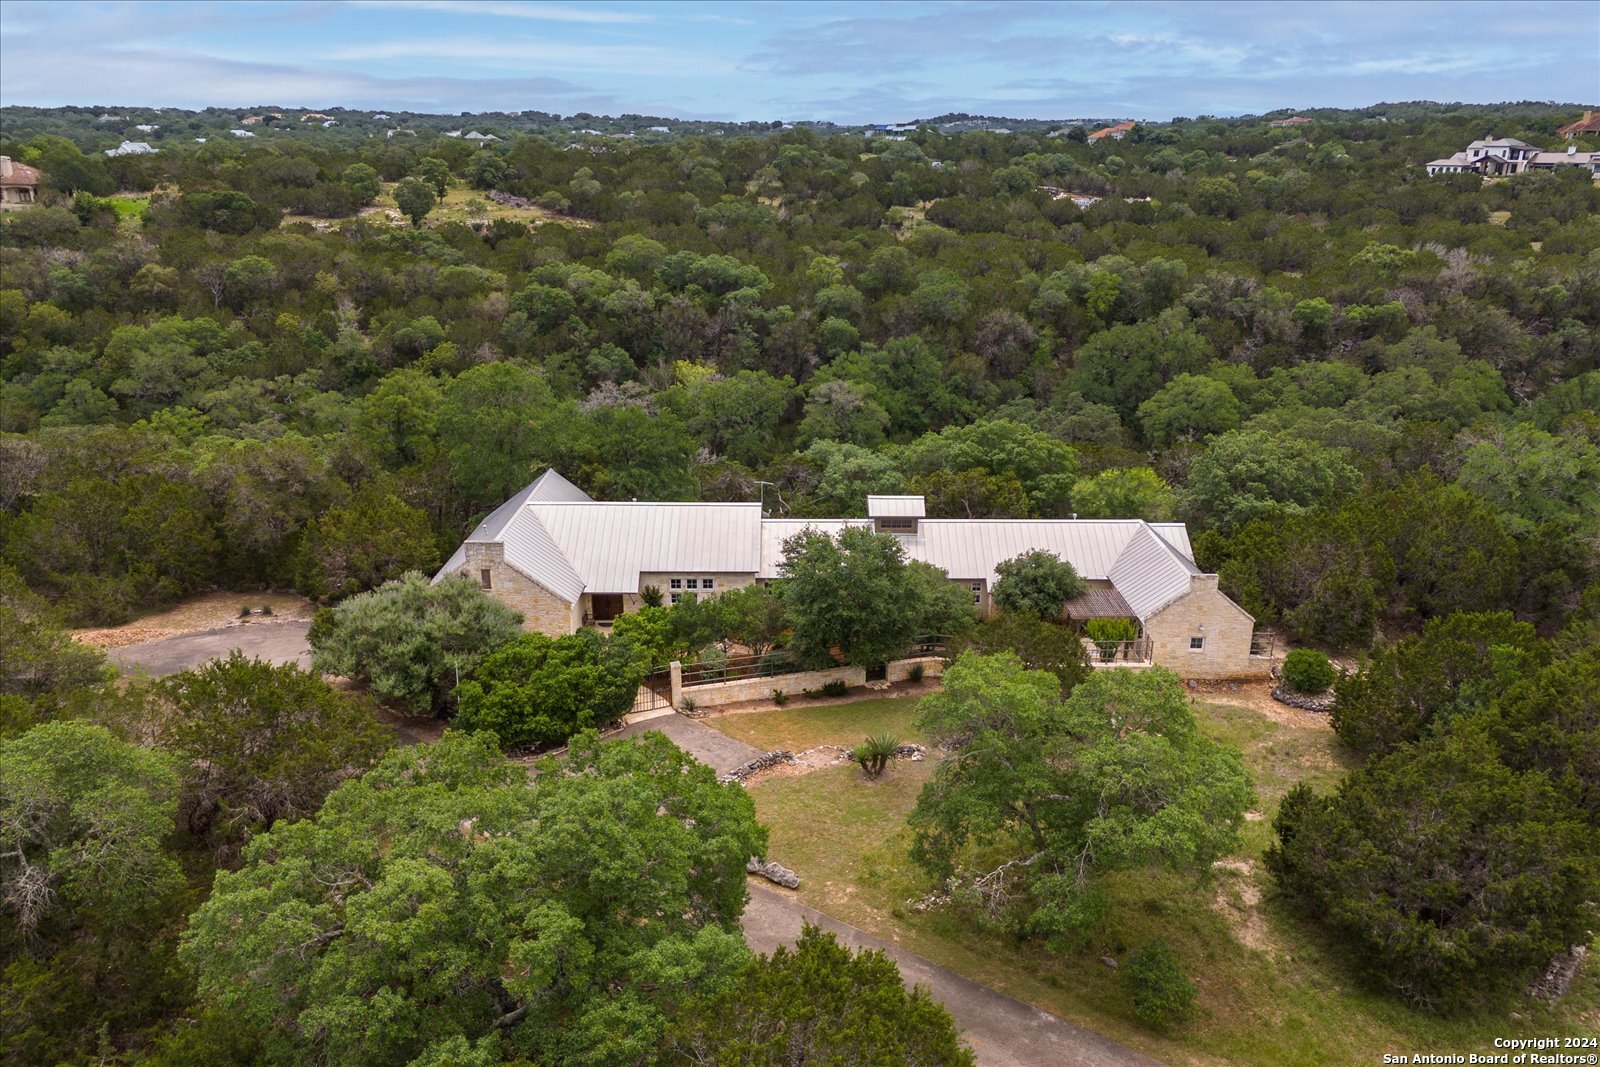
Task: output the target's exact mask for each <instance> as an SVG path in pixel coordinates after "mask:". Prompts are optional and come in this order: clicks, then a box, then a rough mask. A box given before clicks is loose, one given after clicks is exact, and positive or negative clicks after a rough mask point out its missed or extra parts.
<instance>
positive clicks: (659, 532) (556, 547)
mask: <svg viewBox="0 0 1600 1067" xmlns="http://www.w3.org/2000/svg"><path fill="white" fill-rule="evenodd" d="M875 499H878V500H884V499H888V500H892V501H906V500H919V502H920V499H919V498H907V497H889V498H883V497H878V498H875ZM867 525H870V520H863V519H763V518H762V516H761V505H760V504H758V503H754V502H751V503H732V504H691V503H666V502H661V503H657V502H648V503H645V502H627V503H623V502H597V501H592V500H590V499H589V498H588V497H587V496H586V495H584V493H583V491H582V490H580V489H578V488H577V487H576V486H574V485H573V484H572V483H571V482H568V481H567V480H566V479H564V478H562V477H561V476H560V475H558V474H556V473H555V472H554V471H548V472H546V473H545V474H544V475H543V476H541V477H540V478H539V479H538V480H537V481H535V482H534V483H532V484H531V485H529V486H528V487H527V488H526V489H524V490H523V491H522V492H520V493H518V494H517V495H516V496H514V497H512V498H511V499H510V500H508V501H506V503H505V504H502V505H501V506H500V507H499V508H496V509H495V510H494V511H493V512H492V513H491V514H490V515H489V516H488V517H487V518H486V519H484V520H483V522H481V523H479V525H478V528H477V529H476V530H474V531H473V533H472V536H471V537H470V538H468V540H469V541H478V542H484V541H489V542H496V541H497V542H500V543H502V544H503V545H504V546H505V549H504V551H505V559H506V562H507V563H508V564H510V565H511V566H513V567H515V568H516V569H517V570H519V571H521V572H522V573H523V574H525V575H527V577H529V578H530V579H532V580H533V581H536V582H538V583H540V584H541V585H543V586H545V587H546V588H548V589H550V590H551V591H552V592H554V593H556V594H557V595H558V596H560V597H562V598H563V599H565V600H567V601H568V602H576V601H577V599H578V597H579V596H580V595H582V594H583V593H584V592H598V593H631V592H637V591H638V589H639V584H640V575H641V574H645V573H689V574H692V573H696V572H698V573H713V574H753V575H756V576H757V577H760V578H776V577H779V565H780V564H781V563H782V561H783V542H784V541H785V540H787V539H788V538H790V537H793V536H794V535H795V534H797V533H799V532H801V531H802V530H805V529H807V528H811V529H815V530H817V531H818V532H821V533H826V534H829V535H830V536H831V535H836V534H838V532H839V531H840V530H842V529H844V528H845V527H847V526H867ZM897 539H898V540H899V542H900V544H901V546H902V547H903V548H904V549H905V552H906V556H907V557H908V558H910V559H913V560H922V561H924V562H926V563H931V564H933V565H934V566H936V567H940V568H942V569H943V570H944V571H945V572H946V573H947V574H949V575H950V577H951V578H952V579H955V580H957V581H976V580H983V581H986V582H988V583H989V584H990V585H993V583H994V582H995V580H996V577H997V576H996V574H995V570H994V568H995V565H996V564H998V563H1000V562H1001V561H1003V560H1008V559H1013V558H1015V557H1016V556H1019V555H1021V554H1022V553H1024V552H1028V551H1032V550H1034V549H1043V550H1044V551H1047V552H1051V553H1054V554H1055V555H1057V556H1059V557H1060V558H1062V559H1064V560H1066V561H1067V562H1069V563H1071V564H1072V565H1073V567H1074V568H1075V569H1076V570H1077V571H1078V573H1079V574H1080V575H1082V576H1083V577H1084V578H1086V579H1089V580H1091V581H1110V582H1111V583H1112V584H1113V585H1114V586H1115V589H1116V592H1117V593H1119V594H1120V595H1121V597H1122V598H1123V599H1124V600H1125V601H1126V602H1127V604H1128V607H1129V608H1130V609H1131V611H1132V613H1133V614H1134V615H1136V616H1138V617H1139V618H1141V619H1148V618H1149V617H1150V616H1151V615H1153V614H1155V613H1156V612H1158V611H1160V610H1161V609H1162V608H1164V607H1166V606H1167V605H1168V604H1170V603H1172V601H1174V600H1176V599H1178V598H1179V597H1181V596H1183V595H1184V594H1185V593H1187V592H1188V591H1189V588H1190V584H1191V583H1190V579H1191V578H1193V577H1194V576H1195V575H1198V574H1200V573H1201V571H1200V569H1199V568H1198V567H1197V566H1195V564H1194V561H1193V558H1192V555H1191V549H1190V543H1189V534H1188V530H1187V528H1186V527H1185V526H1184V525H1183V524H1182V523H1146V522H1143V521H1142V520H1139V519H1045V520H1028V519H923V520H922V521H921V522H919V523H918V529H917V533H915V534H908V535H897ZM464 562H465V549H464V547H463V548H462V549H458V550H457V551H456V553H455V554H454V555H452V556H451V558H450V561H449V562H447V563H446V564H445V565H444V567H443V568H442V569H441V570H440V572H439V575H438V577H443V576H444V575H445V574H448V573H450V572H451V571H454V570H457V569H459V568H460V567H461V565H462V564H463V563H464ZM438 577H436V578H435V581H437V580H438Z"/></svg>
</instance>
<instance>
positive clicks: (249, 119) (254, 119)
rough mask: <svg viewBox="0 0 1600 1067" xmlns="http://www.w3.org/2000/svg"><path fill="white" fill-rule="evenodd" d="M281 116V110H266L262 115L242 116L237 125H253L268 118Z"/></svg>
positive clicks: (280, 117)
mask: <svg viewBox="0 0 1600 1067" xmlns="http://www.w3.org/2000/svg"><path fill="white" fill-rule="evenodd" d="M282 118H283V112H281V111H268V112H266V113H265V114H262V115H246V116H245V117H244V118H242V119H240V120H239V125H241V126H254V125H256V124H258V123H262V122H266V121H268V120H270V119H282Z"/></svg>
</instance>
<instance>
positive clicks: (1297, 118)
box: [1267, 115, 1312, 128]
mask: <svg viewBox="0 0 1600 1067" xmlns="http://www.w3.org/2000/svg"><path fill="white" fill-rule="evenodd" d="M1311 122H1312V120H1311V119H1308V118H1306V117H1305V116H1304V115H1291V116H1289V117H1288V118H1286V119H1273V120H1272V121H1271V122H1269V123H1267V125H1268V126H1277V127H1280V128H1281V127H1283V126H1307V125H1310V124H1311Z"/></svg>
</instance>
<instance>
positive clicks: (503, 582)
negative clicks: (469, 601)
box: [461, 541, 583, 637]
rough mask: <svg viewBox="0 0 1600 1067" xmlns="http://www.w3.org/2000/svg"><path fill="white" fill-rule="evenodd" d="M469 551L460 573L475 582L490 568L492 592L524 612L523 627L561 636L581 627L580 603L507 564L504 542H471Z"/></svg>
mask: <svg viewBox="0 0 1600 1067" xmlns="http://www.w3.org/2000/svg"><path fill="white" fill-rule="evenodd" d="M466 552H467V561H466V563H465V565H463V566H462V568H461V573H462V574H465V575H466V576H467V577H469V578H471V579H473V580H474V581H482V579H483V572H484V571H485V570H487V571H488V572H489V593H490V595H491V596H493V597H494V598H495V599H496V600H499V601H500V602H501V603H503V604H505V605H506V606H507V607H510V608H514V609H515V610H517V611H520V612H522V628H523V629H524V630H532V631H534V632H537V633H541V634H547V635H549V636H550V637H560V636H561V635H562V634H570V633H573V632H575V631H576V630H577V629H578V626H579V624H580V623H581V622H582V621H583V615H582V610H581V605H579V604H569V603H567V602H566V601H565V600H562V599H561V598H560V597H559V596H557V595H556V594H555V593H552V592H551V591H550V590H548V589H546V588H545V587H544V586H542V585H540V584H539V583H538V582H535V581H533V580H532V579H531V578H529V577H528V576H527V575H525V574H523V573H522V572H521V571H519V570H517V569H516V568H514V567H512V566H511V565H510V564H508V563H506V561H505V546H504V545H502V544H500V543H498V542H492V541H491V542H473V541H469V542H467V545H466Z"/></svg>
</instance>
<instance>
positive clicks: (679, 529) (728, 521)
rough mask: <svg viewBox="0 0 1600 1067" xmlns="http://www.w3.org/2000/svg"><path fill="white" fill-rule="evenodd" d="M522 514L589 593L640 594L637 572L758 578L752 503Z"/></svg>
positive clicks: (544, 507) (532, 507) (577, 507)
mask: <svg viewBox="0 0 1600 1067" xmlns="http://www.w3.org/2000/svg"><path fill="white" fill-rule="evenodd" d="M525 512H527V513H530V514H532V515H534V516H536V517H537V518H538V520H539V522H540V523H541V524H542V525H543V527H544V529H545V530H547V531H548V532H549V534H550V536H551V538H552V539H553V540H554V542H555V543H556V545H558V546H559V547H560V550H561V553H562V554H563V555H564V556H565V557H566V558H567V560H568V561H569V562H570V563H571V565H572V569H573V570H574V571H575V572H576V573H577V574H578V575H579V576H580V577H581V578H582V579H583V585H584V590H585V591H587V592H591V593H637V592H638V591H639V575H640V573H641V572H652V571H653V572H681V573H686V574H693V573H695V572H702V573H703V572H712V573H720V574H727V573H733V574H755V573H756V572H757V571H758V570H759V569H760V566H761V505H760V503H758V502H756V501H751V502H750V503H748V504H670V503H587V504H571V503H539V502H531V503H529V504H528V505H527V507H526V508H525ZM508 533H509V531H508Z"/></svg>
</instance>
